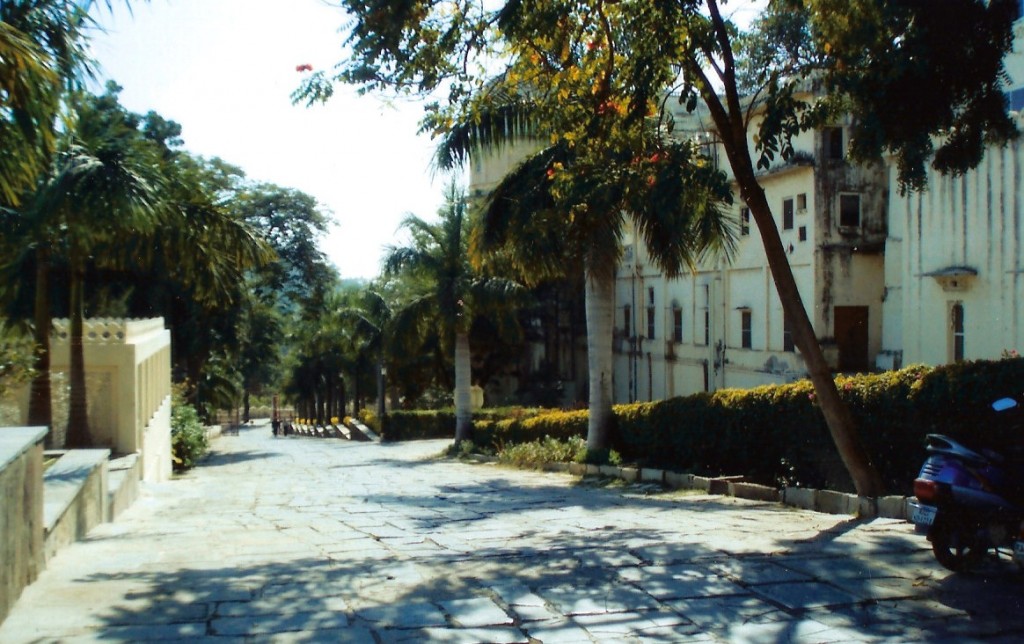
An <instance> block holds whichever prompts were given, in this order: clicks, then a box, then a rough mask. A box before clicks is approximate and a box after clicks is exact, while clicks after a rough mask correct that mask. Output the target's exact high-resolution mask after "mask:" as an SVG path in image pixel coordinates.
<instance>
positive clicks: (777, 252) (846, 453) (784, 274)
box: [687, 0, 884, 496]
mask: <svg viewBox="0 0 1024 644" xmlns="http://www.w3.org/2000/svg"><path fill="white" fill-rule="evenodd" d="M718 5H719V3H718V2H717V1H716V0H708V1H707V7H708V12H709V14H710V16H711V23H712V27H713V30H714V35H715V37H716V39H717V40H718V44H719V47H720V49H721V53H722V58H723V59H722V61H721V65H720V67H719V69H721V70H722V71H721V78H722V79H723V81H724V87H723V88H722V90H723V95H720V94H719V93H718V90H716V87H715V85H714V84H713V83H711V82H710V81H709V80H708V79H707V77H706V76H705V71H704V69H703V68H702V67H701V65H700V63H699V62H698V61H697V60H696V59H693V60H691V61H690V62H689V64H688V65H687V67H688V72H689V73H691V74H692V75H693V77H694V78H696V79H698V81H699V82H698V83H697V87H698V90H699V91H700V93H701V97H702V98H703V99H704V103H705V105H706V106H707V107H708V109H709V111H710V113H711V118H712V120H713V121H714V123H715V128H716V129H717V130H718V135H719V136H720V137H721V138H722V145H723V147H724V148H725V153H726V156H727V157H728V159H729V165H730V166H731V167H732V171H733V176H734V177H735V179H736V183H737V184H738V185H739V191H740V197H741V198H742V199H743V201H744V202H746V204H747V207H748V208H750V213H751V215H752V216H753V218H754V221H755V222H756V223H757V229H758V231H760V233H761V241H762V242H763V244H764V250H765V256H766V258H767V260H768V266H769V268H770V269H771V271H772V279H774V280H775V288H776V290H777V291H778V293H779V300H780V301H781V302H782V308H783V310H784V311H785V313H786V316H787V318H788V319H789V323H790V329H791V332H792V333H793V341H794V343H795V344H796V346H797V348H798V349H799V350H800V354H801V355H802V356H803V359H804V364H805V365H806V367H807V374H808V376H809V377H810V379H811V383H812V384H813V385H814V391H815V393H816V395H817V398H818V404H819V405H820V406H821V411H822V413H823V414H824V416H825V422H826V424H827V425H828V430H829V433H830V434H831V435H832V440H833V442H834V443H835V445H836V450H837V451H838V452H839V456H840V458H841V459H842V461H843V464H844V465H845V466H846V469H847V471H848V472H849V473H850V478H851V479H853V485H854V487H855V488H856V490H857V494H860V495H862V496H879V495H880V494H882V493H883V492H884V486H883V484H882V478H881V477H880V476H879V475H878V472H877V470H875V468H874V466H873V465H872V464H871V460H870V459H869V458H868V454H867V450H866V449H865V448H864V445H863V444H862V443H861V441H860V435H859V434H858V433H857V427H856V425H855V423H854V422H853V416H852V415H851V414H850V410H849V408H847V406H846V404H845V403H843V401H842V399H841V398H840V397H839V391H838V390H837V389H836V383H835V379H834V378H833V377H832V372H831V371H830V370H829V368H828V363H827V362H826V361H825V356H824V354H823V353H822V351H821V345H820V344H819V343H818V338H817V336H816V335H815V334H814V326H813V325H812V324H811V320H810V318H809V317H808V315H807V310H806V309H805V308H804V305H803V302H802V301H801V299H800V291H799V290H798V289H797V286H796V280H795V279H794V278H793V271H792V268H791V267H790V265H789V259H788V258H787V257H786V251H785V249H784V248H783V245H782V239H781V238H780V237H779V230H778V227H777V226H776V224H775V219H774V217H772V212H771V207H770V206H769V205H768V200H767V199H766V198H765V195H764V190H763V189H762V188H761V184H760V183H759V182H758V180H757V175H756V173H755V172H754V164H753V161H752V160H751V157H750V147H749V145H748V143H747V127H748V125H749V124H748V122H747V119H746V110H745V109H744V107H743V105H742V102H741V99H740V96H739V92H738V90H737V85H736V67H735V60H734V58H733V46H732V41H731V35H730V33H729V29H728V27H727V25H726V21H725V20H724V19H723V17H722V14H721V12H720V7H719V6H718ZM723 101H724V102H723Z"/></svg>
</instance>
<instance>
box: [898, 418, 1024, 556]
mask: <svg viewBox="0 0 1024 644" xmlns="http://www.w3.org/2000/svg"><path fill="white" fill-rule="evenodd" d="M992 409H993V411H994V412H996V420H995V422H998V423H1002V422H1009V419H1010V417H1015V416H1017V415H1018V414H1019V413H1020V412H1021V410H1024V402H1022V401H1021V400H1018V399H1015V398H1000V399H999V400H997V401H995V402H994V403H992ZM1022 441H1024V436H1022ZM925 450H926V452H927V454H928V457H927V459H926V460H925V462H924V465H923V466H922V467H921V472H920V474H918V477H917V479H915V480H914V496H916V497H917V499H916V502H913V501H912V502H911V504H910V506H911V510H912V512H911V521H912V522H913V523H914V524H915V526H916V528H917V530H918V531H919V532H926V533H927V535H928V540H929V541H930V542H931V544H932V551H933V553H934V554H935V558H936V559H937V560H938V562H939V563H940V564H942V565H943V566H945V567H946V568H948V569H950V570H953V571H956V572H966V571H969V570H971V569H973V568H976V567H977V566H978V564H979V563H981V561H982V560H983V559H984V557H985V555H986V553H988V551H989V550H991V549H995V551H996V554H998V553H999V552H1000V551H1001V550H1006V551H1009V552H1011V553H1012V556H1013V559H1014V561H1016V562H1017V564H1018V565H1020V566H1022V567H1024V459H1022V458H1021V456H1022V454H1020V453H1019V451H1020V447H1019V446H1014V445H1011V444H1007V445H1000V446H996V447H987V446H986V447H981V448H978V449H972V448H969V447H967V446H966V445H964V444H963V443H961V442H958V441H956V440H953V439H952V438H949V437H948V436H942V435H940V434H929V435H928V436H927V438H926V439H925Z"/></svg>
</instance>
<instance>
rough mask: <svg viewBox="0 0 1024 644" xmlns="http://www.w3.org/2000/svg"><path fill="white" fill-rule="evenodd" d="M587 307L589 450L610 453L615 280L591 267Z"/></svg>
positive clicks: (587, 290)
mask: <svg viewBox="0 0 1024 644" xmlns="http://www.w3.org/2000/svg"><path fill="white" fill-rule="evenodd" d="M584 279H585V286H584V296H585V301H584V304H585V306H586V312H587V366H588V371H589V374H590V402H589V409H590V416H589V419H588V422H587V450H588V451H591V452H597V451H603V450H607V449H608V448H610V447H611V441H612V424H613V421H614V417H613V416H612V324H613V317H614V306H615V300H614V294H615V280H614V278H613V277H612V276H607V277H605V276H602V275H600V274H598V275H595V273H594V271H593V270H591V268H590V267H589V266H588V267H587V274H586V277H585V278H584Z"/></svg>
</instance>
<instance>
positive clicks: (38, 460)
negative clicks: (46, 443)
mask: <svg viewBox="0 0 1024 644" xmlns="http://www.w3.org/2000/svg"><path fill="white" fill-rule="evenodd" d="M45 437H46V428H45V427H12V428H4V429H3V430H0V495H2V496H0V498H2V499H3V503H0V622H2V621H3V620H4V618H5V617H7V613H8V612H9V611H10V610H11V607H12V606H13V605H14V602H16V601H17V600H18V597H19V596H21V591H22V590H23V589H24V588H25V586H28V585H29V584H31V583H32V582H33V581H35V579H36V577H38V576H39V573H40V572H41V571H42V569H43V567H44V565H45V559H44V554H43V439H44V438H45Z"/></svg>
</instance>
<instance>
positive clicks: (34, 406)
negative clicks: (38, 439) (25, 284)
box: [28, 244, 58, 449]
mask: <svg viewBox="0 0 1024 644" xmlns="http://www.w3.org/2000/svg"><path fill="white" fill-rule="evenodd" d="M33 320H34V328H33V339H34V340H35V345H36V360H35V377H33V378H32V383H31V385H30V389H29V399H28V424H29V425H30V426H32V427H46V447H48V448H50V449H53V448H54V447H58V445H57V444H56V440H57V433H56V432H55V431H53V388H52V384H51V380H50V331H51V330H52V328H53V322H52V320H51V319H50V248H49V247H48V246H46V245H44V244H41V245H40V246H39V248H38V249H37V250H36V293H35V308H34V311H33Z"/></svg>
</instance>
